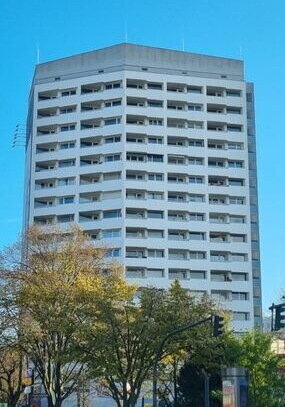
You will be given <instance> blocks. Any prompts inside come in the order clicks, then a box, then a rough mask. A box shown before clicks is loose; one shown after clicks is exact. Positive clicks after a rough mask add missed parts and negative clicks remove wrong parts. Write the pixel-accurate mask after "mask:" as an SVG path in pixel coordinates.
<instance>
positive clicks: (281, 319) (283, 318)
mask: <svg viewBox="0 0 285 407" xmlns="http://www.w3.org/2000/svg"><path fill="white" fill-rule="evenodd" d="M269 309H270V311H271V331H279V329H284V328H285V303H282V304H272V305H271V307H269ZM274 311H275V318H274Z"/></svg>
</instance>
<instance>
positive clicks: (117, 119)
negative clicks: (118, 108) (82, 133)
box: [104, 117, 121, 126]
mask: <svg viewBox="0 0 285 407" xmlns="http://www.w3.org/2000/svg"><path fill="white" fill-rule="evenodd" d="M120 123H121V118H120V117H114V118H112V119H105V120H104V124H105V126H111V125H113V124H120Z"/></svg>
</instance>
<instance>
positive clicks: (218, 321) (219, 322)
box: [213, 315, 224, 337]
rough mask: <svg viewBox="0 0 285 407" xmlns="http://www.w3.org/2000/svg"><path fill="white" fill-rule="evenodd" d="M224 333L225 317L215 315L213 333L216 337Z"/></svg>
mask: <svg viewBox="0 0 285 407" xmlns="http://www.w3.org/2000/svg"><path fill="white" fill-rule="evenodd" d="M223 333H224V317H221V316H220V315H214V326H213V335H214V336H215V337H217V336H220V335H222V334H223Z"/></svg>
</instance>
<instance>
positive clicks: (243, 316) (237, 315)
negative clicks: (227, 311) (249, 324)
mask: <svg viewBox="0 0 285 407" xmlns="http://www.w3.org/2000/svg"><path fill="white" fill-rule="evenodd" d="M233 320H234V321H249V312H237V311H235V312H233Z"/></svg>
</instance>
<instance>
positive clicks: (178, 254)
mask: <svg viewBox="0 0 285 407" xmlns="http://www.w3.org/2000/svg"><path fill="white" fill-rule="evenodd" d="M168 258H169V260H187V251H186V250H171V249H169V252H168Z"/></svg>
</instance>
